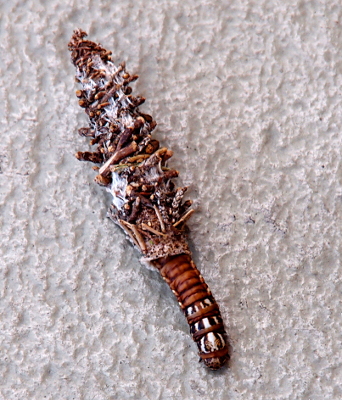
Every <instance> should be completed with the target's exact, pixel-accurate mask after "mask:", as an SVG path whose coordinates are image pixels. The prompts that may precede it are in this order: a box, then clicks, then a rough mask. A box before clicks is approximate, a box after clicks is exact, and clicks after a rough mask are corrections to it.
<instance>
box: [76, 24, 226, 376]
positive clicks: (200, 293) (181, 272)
mask: <svg viewBox="0 0 342 400" xmlns="http://www.w3.org/2000/svg"><path fill="white" fill-rule="evenodd" d="M85 36H87V34H86V33H85V32H83V31H81V30H76V31H75V32H74V34H73V36H72V38H71V41H70V43H69V50H70V51H71V59H72V62H73V64H74V65H75V67H76V81H77V82H79V83H80V84H81V86H82V88H81V89H80V90H77V91H76V95H77V97H78V98H79V105H80V106H81V107H83V108H84V109H85V111H86V113H87V115H88V117H89V127H87V128H81V129H80V130H79V133H80V135H81V136H87V137H91V138H92V139H91V140H90V144H91V145H97V148H96V150H95V151H94V152H88V151H86V152H78V153H76V157H77V158H78V159H79V160H83V161H91V162H93V163H95V164H99V166H98V167H94V168H95V169H96V170H98V175H97V176H96V178H95V181H96V182H97V183H98V184H100V185H102V186H105V187H106V188H107V190H109V191H110V192H111V193H112V195H113V204H112V206H111V208H110V211H109V216H110V218H111V219H112V220H113V221H114V222H115V223H117V224H118V225H120V226H121V228H122V229H123V230H124V231H125V233H126V234H127V236H128V238H129V239H130V240H131V242H132V243H133V245H134V246H135V247H136V248H138V250H139V251H140V252H141V253H142V254H143V256H144V261H147V262H149V263H150V264H152V265H153V266H155V267H156V268H157V269H158V270H159V271H160V273H161V275H162V277H163V279H164V280H165V281H166V282H167V283H168V284H169V286H170V287H171V289H172V292H173V293H174V294H175V295H176V297H177V299H178V302H179V305H180V307H181V308H182V310H183V312H184V314H185V316H186V318H187V321H188V323H189V325H190V332H191V335H192V337H193V339H194V341H195V342H196V343H197V346H198V349H199V355H200V357H201V359H202V360H203V361H204V363H205V364H206V365H207V366H208V367H209V368H211V369H218V368H220V367H222V366H223V365H224V363H225V362H226V360H227V359H228V358H229V355H228V345H227V339H226V333H225V330H224V326H223V322H222V319H221V314H220V311H219V307H218V305H217V303H216V301H215V299H214V298H213V296H212V294H211V292H210V290H209V288H208V286H207V285H206V283H205V282H204V279H203V277H202V275H201V274H200V273H199V271H198V269H197V268H196V266H195V264H194V263H193V261H192V259H191V253H190V250H189V247H188V244H187V238H186V230H185V223H186V221H187V220H188V219H189V217H190V216H191V214H192V213H193V210H192V209H190V206H191V204H192V203H191V201H185V202H183V196H184V193H185V191H186V190H187V188H186V187H179V188H176V187H175V185H174V183H173V181H172V178H175V177H177V176H178V171H176V170H173V169H169V168H168V167H167V166H166V161H167V160H168V159H169V158H170V157H171V156H172V152H171V151H170V150H168V149H167V148H165V147H160V146H159V142H158V141H157V140H155V139H153V138H152V137H151V132H152V131H153V129H154V128H155V126H156V122H155V121H154V120H153V119H152V117H151V116H149V115H146V114H143V113H141V112H140V111H139V109H138V106H139V105H140V104H142V103H143V102H144V101H145V99H144V98H142V97H134V96H132V95H131V92H132V89H131V87H130V86H129V84H130V83H131V82H133V81H135V80H136V79H137V78H138V76H137V75H130V74H129V73H128V72H127V71H126V69H125V64H123V63H122V64H120V65H119V66H118V67H116V66H115V65H114V64H113V62H112V61H111V52H110V51H107V50H106V49H104V48H103V47H102V46H101V45H99V44H96V43H94V42H91V41H89V40H85V39H84V37H85Z"/></svg>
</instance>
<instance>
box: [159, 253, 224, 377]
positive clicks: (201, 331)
mask: <svg viewBox="0 0 342 400" xmlns="http://www.w3.org/2000/svg"><path fill="white" fill-rule="evenodd" d="M153 264H154V265H155V266H156V267H157V268H158V269H159V272H160V274H161V276H162V277H163V279H164V280H165V281H166V282H167V283H168V284H169V286H170V288H171V290H172V292H173V293H174V295H175V296H176V297H177V300H178V303H179V305H180V307H181V309H182V310H183V312H184V314H185V316H186V318H187V321H188V323H189V325H190V333H191V335H192V338H193V340H194V341H195V342H196V343H197V347H198V350H199V356H200V357H201V359H202V360H203V361H204V363H205V365H206V366H207V367H209V368H211V369H214V370H216V369H219V368H221V367H222V366H223V365H224V364H225V362H226V361H227V359H228V358H229V355H228V343H227V335H226V332H225V330H224V326H223V322H222V318H221V313H220V310H219V306H218V304H217V303H216V301H215V299H214V297H213V296H212V294H211V291H210V289H209V287H208V285H207V284H206V283H205V281H204V279H203V277H202V275H201V274H200V272H199V271H198V269H197V268H196V265H195V264H194V262H193V261H192V259H191V257H190V256H189V255H188V254H179V255H176V256H168V257H163V258H160V259H158V260H155V261H154V262H153Z"/></svg>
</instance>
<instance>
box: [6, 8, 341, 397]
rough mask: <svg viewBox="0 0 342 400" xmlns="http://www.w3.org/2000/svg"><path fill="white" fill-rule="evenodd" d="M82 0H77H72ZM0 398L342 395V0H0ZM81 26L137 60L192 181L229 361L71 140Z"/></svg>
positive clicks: (76, 118)
mask: <svg viewBox="0 0 342 400" xmlns="http://www.w3.org/2000/svg"><path fill="white" fill-rule="evenodd" d="M68 3H69V4H68ZM0 14H1V26H0V52H1V53H0V57H1V63H0V71H1V73H0V104H1V107H0V121H1V142H0V205H1V214H0V225H1V238H0V253H1V254H0V256H1V259H0V274H1V278H0V398H1V399H6V400H12V399H68V400H69V399H70V400H71V399H77V400H78V399H84V400H88V399H89V400H90V399H92V400H102V399H104V400H107V399H119V400H124V399H138V400H139V399H151V400H159V399H160V400H166V399H189V400H193V399H209V400H214V399H215V400H225V399H232V400H233V399H234V400H252V399H258V400H260V399H263V400H264V399H265V400H266V399H267V400H269V399H270V400H273V399H274V400H280V399H282V400H285V399H286V400H293V399H310V400H321V399H329V400H330V399H340V398H341V397H342V389H341V387H342V386H341V385H342V369H341V355H342V354H341V352H342V350H341V348H342V339H341V331H342V318H341V293H342V283H341V263H340V253H341V234H340V229H341V211H342V209H341V207H342V187H341V183H342V182H341V180H342V166H341V142H342V133H341V119H342V105H341V83H342V82H341V81H342V76H341V72H342V64H341V54H342V53H341V50H342V42H341V40H342V28H341V23H342V20H341V17H342V7H341V2H340V1H337V0H332V1H328V0H322V1H300V2H298V1H291V0H285V1H277V0H270V1H267V0H264V1H257V0H255V1H253V0H242V1H232V0H229V1H215V0H212V1H209V0H197V1H195V0H193V1H190V0H182V1H181V0H162V1H156V0H155V1H151V0H149V1H147V0H140V1H139V0H130V1H125V0H118V1H104V0H97V1H94V0H82V1H77V0H76V1H73V2H72V1H70V2H62V1H57V0H51V1H47V2H41V1H38V0H31V1H27V2H23V1H19V0H13V1H10V2H7V1H6V2H5V1H2V2H1V3H0ZM76 27H80V28H83V29H84V30H87V31H88V32H89V34H90V38H91V39H92V40H96V41H100V42H101V43H102V44H103V45H105V46H106V47H107V48H109V49H112V50H113V56H114V59H115V60H116V61H118V62H120V61H123V60H126V61H127V66H128V69H129V70H130V71H131V72H133V73H138V74H139V75H140V79H139V81H138V82H137V84H136V85H135V93H138V94H141V95H143V96H144V97H146V98H147V102H146V104H145V105H144V106H143V110H145V111H146V112H149V113H151V114H152V115H153V116H154V118H155V119H156V120H157V122H158V124H159V125H158V130H157V131H156V133H155V134H156V137H157V138H158V139H159V140H160V141H161V142H162V143H163V144H165V145H167V146H169V147H170V148H172V149H173V150H174V153H175V156H174V158H173V159H172V160H171V164H172V166H173V167H175V168H177V169H178V170H179V171H180V173H181V181H182V183H183V184H186V185H191V189H190V190H189V197H191V198H192V199H194V201H195V205H196V207H197V213H196V214H195V216H194V217H193V219H192V220H191V221H190V223H189V226H190V229H191V236H190V239H191V245H192V249H193V252H194V258H195V261H196V263H197V264H198V267H199V268H200V270H201V271H202V273H203V275H204V277H205V278H206V280H207V283H208V284H209V286H210V287H211V289H212V291H213V293H214V295H215V296H216V298H217V300H218V302H219V303H220V305H221V309H222V314H223V318H224V320H225V322H226V326H227V330H228V332H229V335H230V340H231V345H232V359H231V362H230V368H229V369H224V370H222V371H219V372H210V371H208V370H206V369H205V368H204V367H203V366H202V365H201V364H198V357H197V355H196V346H195V344H194V343H193V342H192V340H191V339H190V337H189V334H188V326H187V324H186V322H185V320H184V317H183V315H182V314H181V312H180V310H179V309H178V306H177V303H176V301H175V299H174V298H173V296H172V294H171V292H170V291H169V289H168V287H167V286H166V285H165V283H164V282H163V281H162V280H161V279H160V278H159V276H158V274H157V273H155V272H154V271H150V270H148V269H146V268H144V267H143V266H141V265H140V262H139V255H138V254H136V252H135V251H133V249H132V248H131V246H130V245H129V244H128V243H127V241H126V239H125V238H124V235H123V234H122V233H121V232H120V230H119V229H118V228H117V227H116V226H114V225H113V223H111V222H110V221H109V220H107V219H106V218H105V215H106V208H107V206H108V204H109V202H110V199H109V197H108V195H107V194H105V193H104V192H103V191H102V190H101V188H100V187H97V186H96V185H95V183H93V177H94V172H93V171H92V170H91V168H90V166H89V165H88V164H84V163H79V162H78V161H77V160H76V159H75V158H74V157H73V154H74V152H75V151H76V150H86V149H88V146H87V143H86V141H85V140H84V139H82V138H80V137H78V135H77V133H76V131H77V128H78V127H81V126H82V124H85V121H86V118H85V116H84V115H83V112H82V111H81V109H79V107H78V105H77V100H76V98H75V95H74V92H75V89H76V87H75V84H74V82H73V75H74V70H73V67H72V66H71V64H70V61H69V54H68V51H67V43H68V40H69V38H70V36H71V33H72V30H73V29H74V28H76Z"/></svg>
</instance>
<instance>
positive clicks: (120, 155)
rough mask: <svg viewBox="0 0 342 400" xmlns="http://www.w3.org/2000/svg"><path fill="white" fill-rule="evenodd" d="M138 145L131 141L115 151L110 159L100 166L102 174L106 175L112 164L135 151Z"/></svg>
mask: <svg viewBox="0 0 342 400" xmlns="http://www.w3.org/2000/svg"><path fill="white" fill-rule="evenodd" d="M137 147H138V145H137V143H136V142H132V143H130V144H129V145H128V146H126V147H124V148H123V149H120V150H119V151H117V152H115V153H114V154H113V155H112V156H111V157H110V159H109V160H107V161H106V162H105V163H104V164H103V166H102V167H101V168H100V171H99V173H100V175H106V174H107V173H108V172H109V168H110V166H111V165H112V164H117V163H118V162H119V161H120V160H122V159H123V158H125V157H127V156H129V155H130V154H132V153H134V152H135V151H136V149H137Z"/></svg>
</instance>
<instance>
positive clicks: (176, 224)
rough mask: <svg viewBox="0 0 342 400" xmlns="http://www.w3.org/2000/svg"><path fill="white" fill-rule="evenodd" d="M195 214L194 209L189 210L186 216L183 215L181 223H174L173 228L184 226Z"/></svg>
mask: <svg viewBox="0 0 342 400" xmlns="http://www.w3.org/2000/svg"><path fill="white" fill-rule="evenodd" d="M194 212H195V210H194V209H191V210H189V211H188V212H187V213H186V214H185V215H183V217H182V218H181V219H180V220H179V221H177V222H176V223H174V224H173V226H174V227H175V228H177V226H178V225H180V224H183V223H184V222H186V221H187V220H188V219H189V218H190V217H191V215H192V214H193V213H194Z"/></svg>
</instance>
